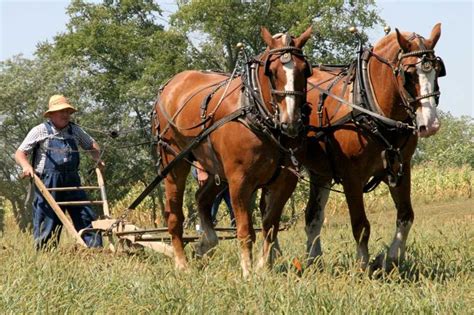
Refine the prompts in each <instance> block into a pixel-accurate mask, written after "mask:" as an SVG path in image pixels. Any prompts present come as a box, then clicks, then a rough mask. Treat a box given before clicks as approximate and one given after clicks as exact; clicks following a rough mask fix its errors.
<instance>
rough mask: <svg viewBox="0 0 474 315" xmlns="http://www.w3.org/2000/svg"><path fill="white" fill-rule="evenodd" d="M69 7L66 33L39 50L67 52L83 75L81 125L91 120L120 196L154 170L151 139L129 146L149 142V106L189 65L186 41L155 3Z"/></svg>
mask: <svg viewBox="0 0 474 315" xmlns="http://www.w3.org/2000/svg"><path fill="white" fill-rule="evenodd" d="M67 12H68V14H69V16H70V17H71V20H70V22H69V23H68V25H67V29H68V31H67V32H66V33H64V34H60V35H58V36H56V37H55V38H54V45H44V46H43V47H42V49H41V51H42V52H45V53H52V54H55V55H57V56H59V57H60V58H73V59H74V60H75V64H74V68H75V69H76V71H78V72H81V73H84V74H85V77H86V80H85V81H86V82H85V84H84V93H83V96H81V98H86V99H87V101H88V103H87V104H84V105H85V107H84V111H85V112H86V113H87V115H81V124H82V125H84V126H89V127H91V126H96V127H94V129H96V130H95V131H91V132H93V133H94V136H95V137H96V138H97V139H98V140H99V141H100V142H101V143H102V144H104V145H103V147H104V148H105V149H106V152H105V154H106V158H107V160H108V161H111V162H112V161H113V163H110V164H109V167H108V168H107V169H106V178H107V179H108V182H109V184H110V185H112V186H113V187H114V188H115V189H114V193H112V194H111V197H112V199H114V198H118V197H119V196H121V195H123V194H124V193H125V192H126V190H128V189H129V188H130V185H131V184H132V183H134V182H136V181H144V182H148V179H149V177H150V176H152V174H154V170H155V168H154V166H153V160H152V159H151V155H150V150H151V148H150V147H151V145H150V144H149V143H148V145H147V146H136V147H133V145H134V144H138V143H143V142H149V141H151V136H150V112H151V111H152V108H153V103H154V100H155V98H156V94H157V91H158V88H159V86H160V84H162V83H164V82H166V81H167V80H168V79H169V78H170V77H171V76H172V75H174V74H175V73H177V72H180V71H182V70H184V69H186V68H187V67H188V64H189V63H190V60H189V58H188V56H187V49H188V47H187V44H186V41H185V40H184V38H183V37H182V36H181V35H180V34H178V33H177V32H174V31H165V30H164V27H163V26H162V25H160V24H159V23H158V20H157V17H158V16H159V15H160V14H161V9H160V7H159V6H158V5H156V4H155V3H154V2H153V1H149V0H140V1H105V2H104V3H101V4H92V3H87V2H85V1H82V0H75V1H73V2H72V3H71V5H70V6H69V7H68V10H67ZM112 131H118V135H119V137H118V138H117V139H112V138H111V137H109V134H110V132H112ZM124 153H125V154H124ZM124 174H127V176H124ZM147 177H148V178H147Z"/></svg>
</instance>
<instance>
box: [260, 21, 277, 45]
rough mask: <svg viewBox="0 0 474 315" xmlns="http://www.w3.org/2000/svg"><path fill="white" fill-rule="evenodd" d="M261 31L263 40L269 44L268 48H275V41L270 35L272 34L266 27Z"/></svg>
mask: <svg viewBox="0 0 474 315" xmlns="http://www.w3.org/2000/svg"><path fill="white" fill-rule="evenodd" d="M260 31H261V34H262V39H263V41H264V42H265V43H266V44H267V46H268V47H273V44H274V40H273V37H272V34H270V32H269V31H268V30H267V28H266V27H264V26H262V28H261V30H260Z"/></svg>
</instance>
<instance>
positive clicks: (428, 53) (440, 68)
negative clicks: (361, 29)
mask: <svg viewBox="0 0 474 315" xmlns="http://www.w3.org/2000/svg"><path fill="white" fill-rule="evenodd" d="M413 39H418V43H419V47H420V49H418V50H414V51H410V52H404V51H403V50H402V49H400V50H399V52H398V54H397V59H396V60H395V62H390V61H388V60H387V59H385V58H383V57H382V56H380V55H377V54H376V53H374V52H373V49H371V50H369V54H370V55H371V56H374V57H375V58H377V60H379V61H380V62H381V63H383V64H386V65H388V66H389V67H390V68H391V69H392V73H393V75H394V79H395V82H396V85H397V88H398V92H399V94H400V97H401V99H402V102H403V106H404V107H405V109H406V110H407V113H408V114H409V115H410V117H412V119H413V118H414V115H415V114H414V112H415V109H416V108H415V105H414V104H415V103H417V102H419V101H420V100H422V99H425V98H429V97H432V96H434V97H435V99H436V106H437V105H438V102H439V96H440V94H441V93H440V91H439V90H437V91H433V92H430V93H426V94H423V95H419V96H413V95H412V94H411V93H410V92H409V91H408V88H407V86H408V82H407V80H406V72H407V69H409V68H410V67H416V65H417V64H419V63H421V69H422V71H424V72H427V73H428V72H431V70H433V68H434V69H435V70H436V73H437V77H438V78H439V77H443V76H445V75H446V68H445V66H444V63H443V60H442V59H441V58H440V57H436V56H435V51H434V50H433V49H427V48H426V46H425V44H424V42H423V37H422V36H420V35H418V34H415V33H413V34H412V36H410V38H409V39H408V40H410V41H411V40H413ZM409 57H418V58H419V59H420V61H418V62H415V63H403V60H404V59H405V58H409ZM399 78H400V80H398V79H399ZM400 81H401V84H400Z"/></svg>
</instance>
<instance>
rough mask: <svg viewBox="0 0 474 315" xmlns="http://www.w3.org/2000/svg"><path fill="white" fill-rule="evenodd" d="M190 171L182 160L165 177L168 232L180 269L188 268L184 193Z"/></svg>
mask: <svg viewBox="0 0 474 315" xmlns="http://www.w3.org/2000/svg"><path fill="white" fill-rule="evenodd" d="M188 173H189V165H188V164H187V163H185V162H180V163H177V165H176V166H175V167H174V169H173V170H172V171H171V172H170V174H168V176H166V178H165V192H166V205H165V211H166V215H167V221H168V232H169V233H170V235H171V243H172V245H173V250H174V262H175V267H176V269H178V270H187V268H188V264H187V261H186V255H185V253H184V242H183V222H184V214H183V195H184V189H185V186H186V177H187V174H188Z"/></svg>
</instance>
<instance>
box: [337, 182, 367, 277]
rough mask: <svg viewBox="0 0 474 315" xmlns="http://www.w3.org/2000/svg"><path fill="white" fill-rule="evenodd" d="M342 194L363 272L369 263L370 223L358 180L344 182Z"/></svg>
mask: <svg viewBox="0 0 474 315" xmlns="http://www.w3.org/2000/svg"><path fill="white" fill-rule="evenodd" d="M343 186H344V194H345V196H346V202H347V206H348V207H349V214H350V217H351V225H352V234H353V236H354V238H355V241H356V243H357V245H356V251H357V260H358V262H359V264H360V267H361V268H362V269H363V270H365V268H367V264H368V262H369V247H368V242H369V237H370V223H369V220H367V216H366V214H365V208H364V197H363V188H362V185H361V183H360V181H358V180H350V179H347V180H344V181H343Z"/></svg>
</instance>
